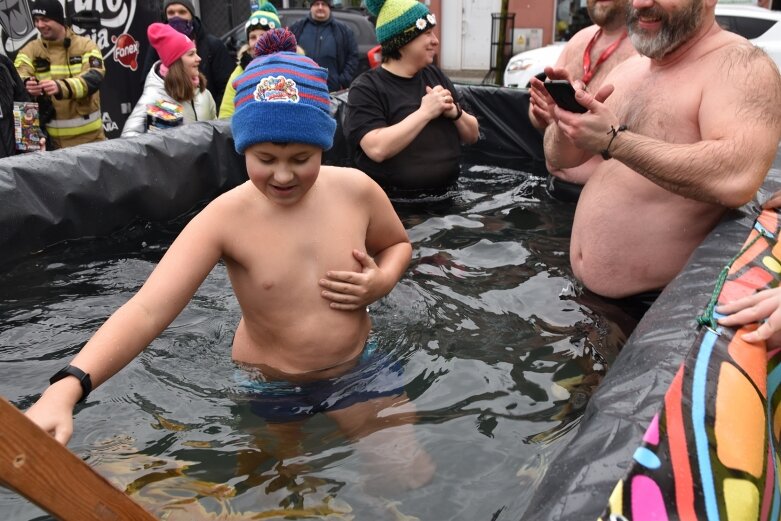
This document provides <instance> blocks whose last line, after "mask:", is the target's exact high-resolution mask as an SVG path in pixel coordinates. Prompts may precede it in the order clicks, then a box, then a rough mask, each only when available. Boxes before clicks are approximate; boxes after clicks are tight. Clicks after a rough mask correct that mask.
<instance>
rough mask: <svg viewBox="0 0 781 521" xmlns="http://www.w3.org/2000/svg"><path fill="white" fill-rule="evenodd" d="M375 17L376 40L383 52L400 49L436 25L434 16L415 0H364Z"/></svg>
mask: <svg viewBox="0 0 781 521" xmlns="http://www.w3.org/2000/svg"><path fill="white" fill-rule="evenodd" d="M366 8H367V9H368V10H369V12H370V13H371V14H373V15H374V16H376V17H377V28H376V31H377V41H378V42H380V44H381V45H382V50H383V52H384V53H388V52H391V51H395V50H398V49H401V48H402V47H404V46H405V45H407V44H408V43H409V42H411V41H412V40H414V39H415V38H417V37H418V36H420V35H421V34H423V33H424V32H426V31H428V30H429V29H431V28H432V27H434V26H435V25H437V19H436V17H435V16H434V15H433V14H432V13H431V12H430V11H429V10H428V7H426V5H425V4H422V3H420V2H418V1H417V0H366Z"/></svg>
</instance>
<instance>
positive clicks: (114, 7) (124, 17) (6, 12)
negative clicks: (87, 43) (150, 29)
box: [0, 0, 137, 60]
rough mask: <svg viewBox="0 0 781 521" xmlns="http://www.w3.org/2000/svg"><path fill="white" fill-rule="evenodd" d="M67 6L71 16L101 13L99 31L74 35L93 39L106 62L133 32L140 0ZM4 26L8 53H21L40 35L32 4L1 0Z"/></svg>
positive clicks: (75, 0) (91, 0)
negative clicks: (127, 34) (119, 44)
mask: <svg viewBox="0 0 781 521" xmlns="http://www.w3.org/2000/svg"><path fill="white" fill-rule="evenodd" d="M61 3H62V2H61ZM65 5H66V8H67V13H68V14H69V15H72V14H75V13H78V12H81V11H84V10H94V11H97V12H98V13H99V15H100V27H99V28H96V29H84V28H81V27H79V26H76V25H74V26H73V31H74V32H75V33H76V34H80V35H83V36H87V37H89V38H91V39H92V40H93V41H94V42H95V43H96V44H97V46H98V48H99V49H100V52H101V53H102V54H103V59H104V60H105V59H109V58H110V57H111V55H112V54H113V53H114V50H115V48H116V42H117V40H118V39H119V36H120V35H122V34H125V33H128V32H129V31H130V25H131V24H132V23H133V18H134V17H135V14H136V8H137V0H66V2H65ZM0 26H1V27H2V29H3V33H4V35H7V37H8V39H7V40H6V42H5V51H6V52H7V53H14V52H16V51H18V50H19V49H21V48H22V47H24V45H25V44H26V43H27V42H28V41H30V40H32V39H33V38H35V37H36V36H37V34H38V33H37V31H36V30H35V26H34V25H33V23H32V13H31V12H30V7H29V5H28V0H0Z"/></svg>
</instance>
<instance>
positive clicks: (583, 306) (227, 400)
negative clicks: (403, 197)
mask: <svg viewBox="0 0 781 521" xmlns="http://www.w3.org/2000/svg"><path fill="white" fill-rule="evenodd" d="M544 185H545V180H544V179H542V178H540V177H536V176H534V175H531V174H527V173H524V172H520V171H514V170H502V169H496V168H493V167H492V168H486V167H479V166H471V167H465V172H464V175H463V176H462V179H461V181H460V182H459V190H458V195H457V196H456V197H455V199H454V201H453V202H452V203H432V204H429V205H426V206H425V207H420V206H418V207H413V206H410V205H399V206H398V207H397V209H398V211H399V214H400V216H401V217H402V221H403V222H404V225H405V227H406V228H407V230H408V233H409V236H410V239H411V240H412V243H413V260H412V262H411V264H410V266H409V269H408V270H407V272H406V274H405V276H404V277H403V279H402V280H401V282H400V283H399V284H398V286H397V287H396V288H395V289H394V291H393V292H392V293H391V294H390V295H389V296H388V297H386V298H384V299H382V300H380V301H379V302H377V303H375V304H373V305H372V306H371V308H370V309H371V315H372V319H373V321H374V333H373V336H374V338H375V339H376V341H377V343H378V346H379V349H381V350H382V351H383V352H384V353H386V354H387V355H388V356H392V357H393V358H394V359H395V360H397V361H398V362H399V364H401V365H403V367H404V372H403V376H402V381H403V385H404V389H405V391H406V394H407V396H408V397H409V399H410V402H411V404H413V405H414V409H415V410H416V411H417V412H416V413H415V414H416V416H417V418H416V422H415V423H414V426H413V428H412V430H413V432H414V437H415V439H416V440H417V441H418V443H419V444H420V445H421V446H422V448H423V449H424V450H425V452H426V453H427V454H428V456H429V457H430V458H431V460H432V461H433V463H434V465H435V466H436V471H435V473H434V475H433V478H432V479H431V481H430V482H428V483H427V484H426V485H424V486H422V487H419V488H416V489H412V490H403V489H401V488H399V487H396V486H395V485H394V484H392V481H393V480H392V479H391V478H390V477H389V475H388V467H387V466H386V465H384V464H383V461H387V462H391V461H392V460H393V456H394V454H396V453H397V449H398V446H397V445H396V444H397V443H401V442H400V441H399V440H401V439H402V438H401V437H397V436H396V433H395V431H394V429H389V430H388V431H387V432H383V431H379V432H376V433H373V434H371V435H369V436H367V437H365V438H363V439H361V440H358V441H350V440H347V439H345V438H344V437H343V436H342V435H341V434H340V431H339V429H338V428H337V427H336V426H335V425H334V424H333V422H331V421H330V420H329V418H327V417H326V416H324V415H316V416H314V417H312V418H311V419H309V420H308V421H306V422H305V423H304V424H303V425H302V432H303V435H302V436H301V437H300V438H299V439H296V440H295V443H292V444H291V443H287V442H286V441H285V440H283V441H280V439H279V438H278V437H276V436H274V435H272V434H271V432H270V431H269V428H268V426H267V425H266V424H265V422H264V421H263V420H262V419H260V418H258V417H256V416H254V415H253V414H252V413H251V412H250V411H249V408H248V406H247V400H246V397H245V396H243V395H242V393H243V391H242V389H241V388H240V387H239V386H238V385H237V384H236V383H235V382H236V380H235V374H236V371H237V367H236V366H235V365H234V364H233V363H232V362H231V360H230V347H231V341H232V338H233V331H234V328H235V326H236V324H237V323H238V320H239V317H240V310H239V306H238V304H237V302H236V300H235V298H234V297H233V294H232V291H231V290H230V285H229V281H228V277H227V272H226V270H225V267H224V265H222V264H220V265H218V266H217V267H216V268H215V269H214V270H213V272H212V273H211V275H210V276H209V277H208V278H207V280H206V281H205V282H204V284H203V285H202V287H201V288H200V290H199V291H198V293H197V294H196V296H195V298H194V299H193V301H192V302H191V304H190V305H189V306H188V307H187V308H186V309H185V310H184V311H183V312H182V314H181V315H180V316H179V317H178V318H177V319H176V321H175V322H174V323H173V324H172V325H171V327H169V328H168V329H167V330H166V331H165V332H164V333H163V334H162V335H161V336H160V337H159V338H158V339H156V340H155V341H154V342H152V344H151V345H150V346H149V347H148V348H147V349H146V350H145V351H144V352H143V353H142V354H141V355H140V356H139V357H137V358H136V359H135V360H134V361H133V362H131V363H130V364H129V365H128V366H127V367H126V368H125V369H124V370H122V371H121V372H120V373H118V374H117V375H116V376H115V377H114V378H112V379H111V380H109V381H108V382H107V383H106V384H104V385H103V386H101V387H100V388H99V389H97V390H95V391H94V392H93V394H92V395H91V396H90V398H89V399H88V400H87V402H86V404H85V405H81V406H79V407H77V409H76V416H75V431H74V435H73V438H72V440H71V442H70V444H69V448H70V449H71V450H72V451H74V452H75V453H76V454H78V455H79V456H81V457H82V458H84V459H85V460H86V461H87V462H88V463H89V464H90V465H92V466H93V467H94V468H95V469H97V470H98V471H99V472H100V473H101V474H103V475H104V476H106V477H108V478H109V479H110V480H111V481H112V482H114V483H115V484H117V485H118V486H120V487H121V488H123V489H124V490H126V491H127V492H128V493H129V494H130V495H131V496H132V497H133V498H134V499H135V500H137V501H138V502H140V503H141V504H142V505H143V506H145V507H146V508H147V509H149V510H150V511H152V512H153V513H154V514H155V515H157V516H158V517H160V518H163V519H169V520H173V519H210V520H211V519H225V520H230V519H237V520H238V519H312V518H319V519H356V520H361V519H390V520H394V521H395V520H412V519H415V518H418V519H421V520H464V521H475V520H485V521H491V520H513V521H515V520H517V519H519V518H520V516H521V515H522V514H523V513H524V509H525V507H526V504H527V503H528V500H529V499H530V497H531V496H532V495H533V493H534V490H535V486H536V484H537V483H538V482H539V479H540V478H541V476H542V474H543V472H545V470H546V468H547V466H548V463H549V462H550V460H551V459H552V457H553V456H554V455H555V454H556V453H557V452H558V451H560V450H562V449H563V448H564V447H566V445H567V440H568V439H570V437H571V436H572V434H573V432H574V428H575V427H576V426H577V425H578V422H579V419H580V417H581V415H582V412H583V409H584V407H585V405H586V403H587V402H588V399H589V396H590V394H591V392H592V391H593V389H594V387H596V385H597V384H598V383H599V381H600V379H601V377H602V375H603V374H604V372H605V370H606V369H607V367H608V366H609V365H610V363H611V362H612V361H613V359H614V358H615V356H616V354H617V351H618V349H619V347H620V346H621V345H622V343H623V342H624V340H625V336H624V333H622V331H621V329H620V328H619V327H618V326H617V324H616V323H615V322H613V321H612V320H611V319H609V318H607V317H605V316H604V315H603V314H602V312H601V311H598V310H597V309H596V308H595V307H594V306H591V307H590V304H588V302H587V301H586V300H584V299H583V298H582V295H581V291H580V289H579V288H578V286H577V284H576V283H575V282H574V278H573V276H572V273H571V271H570V269H569V260H568V251H569V234H570V229H571V221H572V217H573V214H574V205H572V204H570V203H561V202H557V201H555V200H552V199H551V198H550V197H549V196H548V195H547V193H546V190H545V187H544ZM183 222H184V221H182V222H176V223H170V224H167V225H149V224H147V225H143V224H138V225H135V226H132V227H130V228H129V229H127V230H124V231H123V232H122V233H121V234H117V235H116V236H114V237H110V238H104V239H96V240H91V241H87V240H84V241H75V242H71V243H68V244H64V245H60V246H57V247H54V248H51V249H50V250H48V251H47V252H44V253H42V254H38V255H35V256H31V257H30V258H29V259H28V260H26V261H24V262H21V263H18V264H17V265H15V266H13V267H10V268H8V269H6V270H5V271H4V273H3V274H2V275H0V317H2V318H0V374H2V378H0V395H2V396H3V397H5V398H6V399H8V400H10V401H11V402H12V403H14V405H16V406H17V407H19V408H22V409H23V408H26V407H29V406H30V405H31V404H32V403H33V402H34V400H35V399H36V398H37V397H38V395H39V394H40V393H41V392H42V391H43V389H44V387H45V385H46V382H47V379H48V377H49V376H51V375H52V374H54V373H55V372H56V371H57V370H58V369H60V367H61V366H63V365H64V363H65V362H66V361H67V360H70V359H71V358H72V357H73V356H74V355H75V353H76V352H78V350H79V348H80V347H81V346H82V345H83V344H84V342H86V340H87V339H88V338H89V336H90V335H91V333H92V332H94V330H95V329H97V327H99V325H100V324H101V323H102V322H103V321H104V320H105V319H106V318H107V316H108V315H109V314H110V313H111V312H112V311H113V310H114V309H116V308H117V307H119V306H120V305H121V304H122V303H124V302H125V301H126V300H127V299H128V298H129V297H130V296H131V295H132V294H133V293H134V292H135V291H136V290H137V289H138V288H139V287H140V285H141V284H142V283H143V281H144V279H145V278H146V276H147V275H148V274H149V273H150V272H151V270H152V269H153V267H154V264H155V262H156V261H157V260H159V258H160V256H161V255H162V254H163V253H164V251H165V249H166V247H167V245H168V244H170V242H171V241H172V239H173V238H174V237H175V235H176V233H177V232H178V231H179V229H181V226H182V224H183ZM410 414H411V413H410ZM287 441H290V440H287ZM291 446H293V450H291ZM367 454H369V455H370V456H374V457H371V458H368V459H367V458H366V455H367ZM0 512H2V513H3V514H2V519H4V520H10V521H16V520H20V521H21V520H25V521H26V520H33V519H35V520H38V519H48V517H47V516H46V514H45V513H44V512H42V511H41V510H39V509H38V508H37V507H35V506H33V505H32V504H30V503H29V502H27V501H26V500H24V499H23V498H21V497H20V496H17V495H14V494H12V493H10V492H8V491H4V490H3V491H0Z"/></svg>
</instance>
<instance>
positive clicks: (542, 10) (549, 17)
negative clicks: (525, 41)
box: [508, 0, 556, 45]
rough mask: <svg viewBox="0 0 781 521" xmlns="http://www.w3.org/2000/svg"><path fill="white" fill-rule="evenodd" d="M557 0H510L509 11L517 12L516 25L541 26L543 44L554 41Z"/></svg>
mask: <svg viewBox="0 0 781 521" xmlns="http://www.w3.org/2000/svg"><path fill="white" fill-rule="evenodd" d="M555 6H556V2H555V0H510V5H509V7H508V11H509V12H511V13H515V27H541V28H542V31H543V33H542V44H543V45H548V44H550V43H553V36H554V33H553V26H554V24H555V16H556V13H555Z"/></svg>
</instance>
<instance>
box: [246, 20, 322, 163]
mask: <svg viewBox="0 0 781 521" xmlns="http://www.w3.org/2000/svg"><path fill="white" fill-rule="evenodd" d="M296 50H297V44H296V38H295V36H293V33H291V32H290V31H288V30H287V29H275V30H273V31H269V32H267V33H266V34H264V35H263V36H261V37H260V38H258V42H257V43H256V44H255V54H256V56H257V58H255V59H254V60H253V61H252V62H250V64H249V65H247V68H246V69H245V70H244V73H242V74H241V75H240V76H239V77H238V78H236V80H235V81H234V82H233V87H234V88H235V89H236V97H235V98H234V99H233V102H234V104H235V106H236V110H235V112H234V113H233V118H232V119H231V129H232V130H233V140H234V144H235V147H236V151H237V152H238V153H240V154H241V153H243V152H244V150H246V149H247V147H248V146H250V145H253V144H255V143H280V144H281V143H304V144H309V145H315V146H318V147H320V148H322V149H323V150H328V149H329V148H331V146H332V145H333V139H334V132H335V131H336V120H334V118H333V117H331V97H330V95H329V94H328V83H327V79H328V71H327V70H326V69H323V68H322V67H320V66H319V65H317V64H316V63H315V62H314V61H312V59H311V58H307V57H306V56H301V55H300V54H296Z"/></svg>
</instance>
